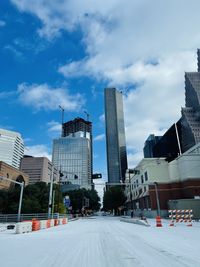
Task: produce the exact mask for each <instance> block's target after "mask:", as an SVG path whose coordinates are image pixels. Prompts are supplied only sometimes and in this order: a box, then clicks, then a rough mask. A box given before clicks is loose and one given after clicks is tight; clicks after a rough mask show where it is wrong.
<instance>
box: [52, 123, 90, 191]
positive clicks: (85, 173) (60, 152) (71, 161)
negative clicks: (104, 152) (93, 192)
mask: <svg viewBox="0 0 200 267" xmlns="http://www.w3.org/2000/svg"><path fill="white" fill-rule="evenodd" d="M79 123H80V124H79ZM84 124H85V125H86V126H89V128H87V127H83V126H84ZM79 126H80V127H79ZM63 135H64V136H63V137H61V138H57V139H54V140H53V154H52V162H53V164H54V166H55V167H56V168H57V169H59V170H61V172H62V173H63V174H64V177H66V182H69V183H71V184H76V185H79V186H80V187H84V188H88V189H89V188H91V185H92V145H91V144H92V140H91V136H92V123H91V122H87V121H85V120H83V119H81V118H77V119H75V120H73V121H70V122H66V123H65V124H63Z"/></svg>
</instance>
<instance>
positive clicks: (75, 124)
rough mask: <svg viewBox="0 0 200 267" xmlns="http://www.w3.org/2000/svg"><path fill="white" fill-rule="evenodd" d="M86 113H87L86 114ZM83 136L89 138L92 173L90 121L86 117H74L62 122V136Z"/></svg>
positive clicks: (91, 157)
mask: <svg viewBox="0 0 200 267" xmlns="http://www.w3.org/2000/svg"><path fill="white" fill-rule="evenodd" d="M87 115H88V114H87ZM66 136H73V137H85V138H87V139H89V140H90V161H91V163H90V165H91V174H92V173H93V137H92V122H91V121H89V120H88V119H87V121H86V120H84V119H82V118H79V117H78V118H75V119H74V120H71V121H68V122H65V123H63V125H62V137H66Z"/></svg>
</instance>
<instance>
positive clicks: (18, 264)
mask: <svg viewBox="0 0 200 267" xmlns="http://www.w3.org/2000/svg"><path fill="white" fill-rule="evenodd" d="M199 233H200V228H199V227H196V228H195V227H193V228H187V227H186V226H183V227H180V228H178V227H177V228H173V229H172V228H169V227H167V226H166V227H163V228H156V227H154V226H152V227H144V226H140V225H134V224H130V223H125V222H120V220H119V218H114V217H91V218H83V219H79V220H77V221H73V222H70V223H68V224H67V225H62V226H57V227H54V228H50V229H46V230H41V231H38V232H33V233H29V234H22V235H16V234H11V233H10V234H6V233H4V234H0V261H1V264H0V266H1V267H14V266H15V267H28V266H30V267H43V266H44V267H68V266H70V267H129V266H131V267H134V266H138V267H140V266H147V267H151V266H153V267H157V266H158V267H159V266H162V267H172V266H173V267H184V266H191V267H199V266H200V255H199V254H200V253H199V240H200V234H199Z"/></svg>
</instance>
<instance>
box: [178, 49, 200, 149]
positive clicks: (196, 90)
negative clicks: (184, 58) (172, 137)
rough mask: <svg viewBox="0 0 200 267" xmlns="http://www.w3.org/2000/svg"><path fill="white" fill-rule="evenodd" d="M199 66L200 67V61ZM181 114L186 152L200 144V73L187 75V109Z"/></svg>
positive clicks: (183, 109)
mask: <svg viewBox="0 0 200 267" xmlns="http://www.w3.org/2000/svg"><path fill="white" fill-rule="evenodd" d="M198 55H199V50H198ZM198 60H200V58H199V56H198ZM198 66H200V62H199V61H198ZM181 113H182V118H181V123H182V135H181V137H182V146H183V152H184V151H186V150H188V149H189V148H191V147H192V146H194V145H195V144H197V143H199V142H200V72H186V73H185V107H184V108H182V110H181Z"/></svg>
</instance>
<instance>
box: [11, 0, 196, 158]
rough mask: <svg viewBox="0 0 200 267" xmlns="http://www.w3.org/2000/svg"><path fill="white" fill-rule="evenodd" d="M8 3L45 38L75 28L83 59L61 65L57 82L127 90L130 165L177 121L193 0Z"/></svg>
mask: <svg viewBox="0 0 200 267" xmlns="http://www.w3.org/2000/svg"><path fill="white" fill-rule="evenodd" d="M12 2H13V3H15V4H16V5H17V7H18V8H19V9H20V10H21V11H27V12H31V13H33V14H35V15H37V16H38V17H39V18H40V19H41V21H42V23H43V26H42V28H40V29H39V32H40V35H43V36H46V37H47V38H53V37H55V36H56V35H57V34H59V33H60V31H61V30H67V31H73V30H74V29H75V28H76V27H79V28H81V29H82V33H83V40H82V42H83V43H84V44H85V50H86V51H85V52H86V54H87V56H86V57H85V58H83V59H81V60H79V61H72V62H70V63H68V64H65V65H64V66H60V68H59V72H60V73H62V74H63V75H64V76H66V77H68V78H69V77H79V76H82V75H85V76H92V77H94V78H96V79H97V80H103V81H108V85H109V86H118V87H119V88H120V89H125V88H126V87H128V88H129V91H128V92H127V95H126V97H125V98H124V109H125V123H126V132H127V144H128V147H129V149H131V150H130V153H129V155H130V156H129V159H130V161H131V162H135V159H136V158H137V159H138V156H137V155H139V154H140V155H141V151H142V148H143V143H144V141H145V139H146V138H147V136H148V135H149V134H150V133H155V134H162V133H163V132H164V129H167V128H168V127H169V126H170V125H171V124H172V123H173V122H174V121H176V120H177V119H178V118H179V117H180V107H181V106H183V105H184V71H195V70H196V61H195V60H196V59H195V50H196V48H197V47H198V46H199V44H200V32H199V26H198V25H199V24H200V16H199V8H200V2H199V0H190V1H184V5H183V1H182V0H176V1H174V0H169V1H160V0H155V1H153V2H152V1H149V0H141V1H137V0H133V1H130V0H110V1H107V2H105V1H101V0H96V1H91V0H86V1H82V0H77V1H73V0H63V1H58V0H57V1H56V0H29V1H27V0H12ZM66 60H67V59H66ZM130 88H131V89H130Z"/></svg>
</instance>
